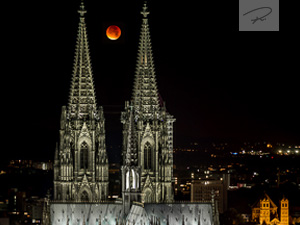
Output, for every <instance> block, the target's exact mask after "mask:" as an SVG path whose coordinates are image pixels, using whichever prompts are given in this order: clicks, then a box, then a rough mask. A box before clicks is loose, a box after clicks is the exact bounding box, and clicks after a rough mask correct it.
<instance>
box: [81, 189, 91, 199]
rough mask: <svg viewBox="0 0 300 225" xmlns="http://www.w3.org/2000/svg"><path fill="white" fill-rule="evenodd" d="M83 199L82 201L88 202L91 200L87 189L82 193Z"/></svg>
mask: <svg viewBox="0 0 300 225" xmlns="http://www.w3.org/2000/svg"><path fill="white" fill-rule="evenodd" d="M81 201H82V202H88V201H89V195H88V193H87V192H86V191H84V192H82V194H81Z"/></svg>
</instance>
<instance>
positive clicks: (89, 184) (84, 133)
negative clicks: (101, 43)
mask: <svg viewBox="0 0 300 225" xmlns="http://www.w3.org/2000/svg"><path fill="white" fill-rule="evenodd" d="M78 12H79V14H80V22H79V28H78V36H77V46H76V51H75V63H74V70H73V77H72V82H71V90H70V98H69V105H68V107H66V106H63V107H62V113H61V122H60V131H59V134H60V138H59V144H58V145H57V148H56V150H55V159H54V200H60V201H67V200H72V201H87V202H89V201H98V200H106V199H107V197H108V158H107V153H106V146H105V128H104V122H105V119H104V114H103V109H102V107H99V108H98V107H97V104H96V98H95V90H94V84H93V75H92V67H91V60H90V54H89V46H88V40H87V31H86V23H85V18H84V14H85V13H86V11H85V8H84V5H83V2H82V4H81V7H80V10H79V11H78Z"/></svg>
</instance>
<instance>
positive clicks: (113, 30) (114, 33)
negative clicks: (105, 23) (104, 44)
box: [106, 25, 121, 41]
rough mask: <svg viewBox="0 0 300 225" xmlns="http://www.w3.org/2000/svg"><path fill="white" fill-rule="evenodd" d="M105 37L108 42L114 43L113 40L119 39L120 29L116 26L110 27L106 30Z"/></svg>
mask: <svg viewBox="0 0 300 225" xmlns="http://www.w3.org/2000/svg"><path fill="white" fill-rule="evenodd" d="M106 36H107V37H108V38H109V39H110V40H113V41H115V40H117V39H119V37H120V36H121V29H120V28H119V27H118V26H116V25H111V26H109V27H108V28H107V30H106Z"/></svg>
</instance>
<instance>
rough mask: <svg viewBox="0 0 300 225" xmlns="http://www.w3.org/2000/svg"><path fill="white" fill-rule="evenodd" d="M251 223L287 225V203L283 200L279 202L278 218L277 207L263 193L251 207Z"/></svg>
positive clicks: (286, 200)
mask: <svg viewBox="0 0 300 225" xmlns="http://www.w3.org/2000/svg"><path fill="white" fill-rule="evenodd" d="M252 221H253V222H256V223H259V224H265V225H288V224H289V201H288V199H286V198H283V199H282V200H281V201H280V218H279V215H278V207H277V206H276V205H275V203H274V202H273V201H272V200H271V198H270V197H269V196H268V195H267V194H266V193H265V194H264V196H263V197H262V198H261V199H259V200H258V201H257V202H256V203H255V204H254V205H253V206H252Z"/></svg>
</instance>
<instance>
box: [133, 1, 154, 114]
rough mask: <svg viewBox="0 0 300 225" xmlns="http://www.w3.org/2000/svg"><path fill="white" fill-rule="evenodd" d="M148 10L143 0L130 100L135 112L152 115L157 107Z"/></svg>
mask: <svg viewBox="0 0 300 225" xmlns="http://www.w3.org/2000/svg"><path fill="white" fill-rule="evenodd" d="M149 13H150V12H149V10H148V6H147V1H145V3H144V6H143V10H142V11H141V14H142V15H143V22H142V27H141V33H140V41H139V47H138V56H137V66H136V73H135V80H134V87H133V95H132V101H133V104H134V108H135V110H136V112H137V114H140V115H143V116H149V115H151V114H152V115H153V112H154V111H157V110H158V109H159V99H158V89H157V84H156V75H155V68H154V61H153V55H152V45H151V38H150V30H149V24H148V15H149Z"/></svg>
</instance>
